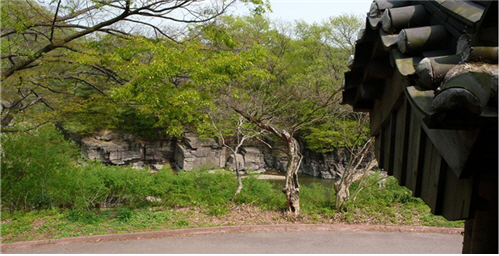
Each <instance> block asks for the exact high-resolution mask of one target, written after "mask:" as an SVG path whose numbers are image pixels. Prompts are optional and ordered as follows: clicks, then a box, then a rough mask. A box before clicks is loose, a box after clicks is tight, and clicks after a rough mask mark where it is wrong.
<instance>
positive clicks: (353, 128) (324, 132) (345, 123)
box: [303, 118, 369, 153]
mask: <svg viewBox="0 0 499 256" xmlns="http://www.w3.org/2000/svg"><path fill="white" fill-rule="evenodd" d="M359 129H360V131H359ZM303 134H304V135H303V137H304V140H305V142H306V143H307V148H310V149H312V150H314V151H316V152H319V153H327V152H332V151H333V150H335V149H337V148H344V147H357V146H362V145H363V144H364V143H365V142H366V141H367V140H368V139H369V137H368V136H369V127H368V126H367V125H365V126H361V127H359V123H358V121H357V120H352V119H349V118H341V119H335V120H332V121H330V122H326V123H321V124H318V125H316V126H313V127H310V128H309V129H308V130H306V131H304V132H303Z"/></svg>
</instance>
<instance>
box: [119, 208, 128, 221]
mask: <svg viewBox="0 0 499 256" xmlns="http://www.w3.org/2000/svg"><path fill="white" fill-rule="evenodd" d="M116 218H117V219H118V220H119V221H120V222H127V221H129V220H130V219H131V218H132V211H131V210H130V209H128V208H121V209H120V210H119V211H118V213H117V214H116Z"/></svg>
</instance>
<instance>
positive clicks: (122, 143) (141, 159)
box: [81, 131, 175, 168]
mask: <svg viewBox="0 0 499 256" xmlns="http://www.w3.org/2000/svg"><path fill="white" fill-rule="evenodd" d="M174 146H175V143H174V141H173V140H172V139H171V138H167V137H161V136H158V138H157V139H155V140H143V139H139V138H137V137H135V136H134V135H132V134H130V133H126V132H119V131H101V132H99V133H98V134H95V135H93V136H87V137H83V138H82V139H81V152H82V155H83V156H84V157H86V158H88V159H96V160H100V161H102V162H104V163H107V164H114V165H133V166H136V167H142V166H143V165H144V164H148V165H150V166H152V168H158V167H160V166H161V165H163V164H166V163H169V162H170V160H171V159H173V156H174V152H175V147H174Z"/></svg>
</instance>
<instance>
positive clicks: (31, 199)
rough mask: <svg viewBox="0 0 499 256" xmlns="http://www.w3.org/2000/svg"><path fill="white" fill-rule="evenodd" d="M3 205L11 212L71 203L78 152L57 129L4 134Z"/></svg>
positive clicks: (2, 135) (43, 128) (2, 160)
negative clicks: (72, 176)
mask: <svg viewBox="0 0 499 256" xmlns="http://www.w3.org/2000/svg"><path fill="white" fill-rule="evenodd" d="M1 139H2V151H1V154H2V159H1V168H2V169H1V170H2V177H1V183H2V205H3V206H4V207H7V208H8V209H11V210H20V209H24V210H31V209H41V208H47V207H52V206H55V205H57V204H60V203H62V202H64V201H67V200H70V199H71V198H72V197H73V195H72V194H71V193H69V191H70V190H71V188H72V187H74V183H73V182H72V181H71V179H70V176H71V172H72V170H74V164H73V162H74V159H75V158H76V157H77V156H78V150H77V148H76V146H75V145H74V144H72V143H69V142H67V141H65V140H64V139H63V138H62V136H61V134H60V133H59V132H57V131H56V130H55V128H54V127H53V126H44V127H41V128H40V129H39V130H37V131H33V132H27V133H13V134H5V133H3V134H1Z"/></svg>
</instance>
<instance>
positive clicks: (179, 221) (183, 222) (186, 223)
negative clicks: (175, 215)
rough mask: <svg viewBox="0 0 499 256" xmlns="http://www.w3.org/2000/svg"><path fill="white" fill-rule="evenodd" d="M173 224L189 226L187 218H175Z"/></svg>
mask: <svg viewBox="0 0 499 256" xmlns="http://www.w3.org/2000/svg"><path fill="white" fill-rule="evenodd" d="M173 225H174V226H177V227H187V226H189V222H188V221H187V220H176V221H174V222H173Z"/></svg>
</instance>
